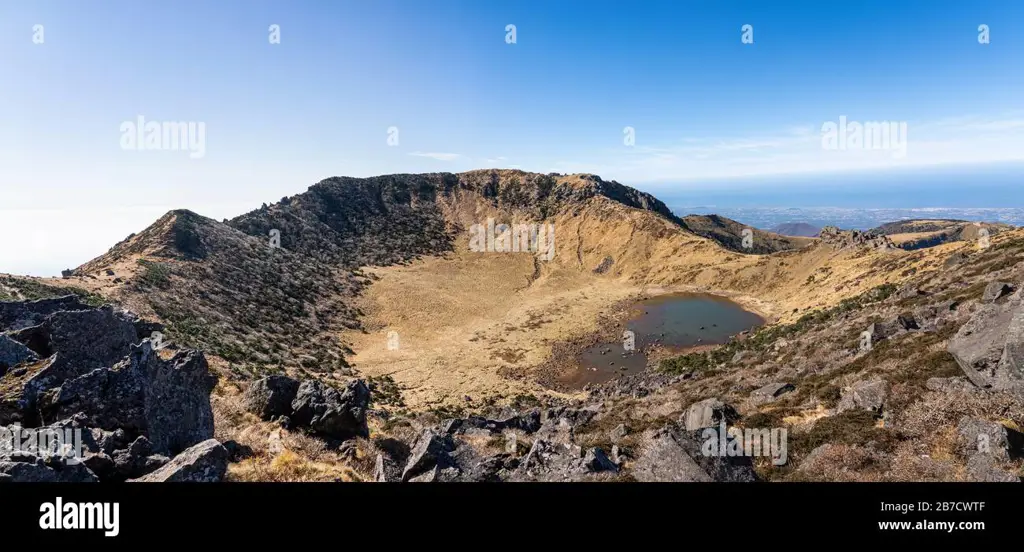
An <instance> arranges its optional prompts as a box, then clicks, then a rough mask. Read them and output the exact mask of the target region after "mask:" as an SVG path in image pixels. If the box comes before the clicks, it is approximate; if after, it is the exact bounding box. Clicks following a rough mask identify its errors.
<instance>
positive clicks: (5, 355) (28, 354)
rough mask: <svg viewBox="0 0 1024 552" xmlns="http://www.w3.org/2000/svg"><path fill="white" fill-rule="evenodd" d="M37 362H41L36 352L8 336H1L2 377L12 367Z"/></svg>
mask: <svg viewBox="0 0 1024 552" xmlns="http://www.w3.org/2000/svg"><path fill="white" fill-rule="evenodd" d="M36 360H39V357H38V356H37V355H36V353H35V352H34V351H32V350H31V349H29V348H28V347H26V346H24V345H22V344H21V343H19V342H17V341H15V340H13V339H11V338H10V337H8V336H7V335H4V334H0V377H2V376H3V375H4V374H5V373H7V370H8V369H10V368H12V367H15V366H18V365H19V364H22V363H26V362H35V361H36Z"/></svg>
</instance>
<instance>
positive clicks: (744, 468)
mask: <svg viewBox="0 0 1024 552" xmlns="http://www.w3.org/2000/svg"><path fill="white" fill-rule="evenodd" d="M632 474H633V477H634V478H635V479H636V480H637V481H643V482H711V481H734V482H746V481H756V480H757V476H756V474H755V473H754V469H753V463H752V462H751V459H750V458H748V457H745V456H739V457H730V456H721V455H713V456H705V455H704V454H703V453H702V452H701V444H700V443H699V442H698V441H697V440H696V439H695V438H694V437H693V436H692V434H687V433H683V432H679V431H676V430H673V429H671V428H662V429H661V430H658V431H649V432H648V433H646V434H645V435H644V442H643V445H642V446H641V447H640V453H639V455H638V457H637V459H636V461H635V462H634V463H633V469H632Z"/></svg>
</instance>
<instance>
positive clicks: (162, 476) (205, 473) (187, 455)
mask: <svg viewBox="0 0 1024 552" xmlns="http://www.w3.org/2000/svg"><path fill="white" fill-rule="evenodd" d="M227 469H228V450H227V449H226V448H224V446H223V445H221V444H220V443H219V442H218V441H217V440H216V439H208V440H206V441H203V442H202V443H199V444H197V445H195V446H193V447H191V448H189V449H188V450H186V451H184V452H182V453H181V454H179V455H178V456H176V457H175V458H174V460H171V461H170V462H168V463H167V464H165V465H164V466H163V467H161V468H159V469H157V470H156V471H154V472H153V473H150V474H147V475H145V476H143V477H140V478H138V479H134V480H133V481H135V482H139V483H216V482H218V481H222V480H223V479H224V475H225V474H226V473H227Z"/></svg>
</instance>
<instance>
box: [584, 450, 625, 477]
mask: <svg viewBox="0 0 1024 552" xmlns="http://www.w3.org/2000/svg"><path fill="white" fill-rule="evenodd" d="M583 465H584V466H585V467H586V468H587V470H588V471H592V472H602V471H619V466H617V465H616V464H615V463H614V462H612V461H611V460H610V459H609V458H608V455H606V454H605V453H604V450H602V449H601V448H600V447H594V448H592V449H590V450H588V451H587V455H586V456H584V457H583Z"/></svg>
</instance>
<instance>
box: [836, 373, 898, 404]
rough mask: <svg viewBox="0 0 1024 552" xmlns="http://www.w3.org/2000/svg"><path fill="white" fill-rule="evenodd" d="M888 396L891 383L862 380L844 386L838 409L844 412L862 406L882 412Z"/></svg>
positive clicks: (879, 380)
mask: <svg viewBox="0 0 1024 552" xmlns="http://www.w3.org/2000/svg"><path fill="white" fill-rule="evenodd" d="M888 396H889V384H888V382H886V381H885V380H882V379H877V380H870V381H860V382H857V383H854V384H853V385H851V386H849V387H846V388H843V390H842V396H841V398H840V399H839V405H838V407H837V411H838V412H843V411H846V410H851V409H854V408H862V409H864V410H871V411H873V412H881V411H882V407H883V406H885V399H886V398H887V397H888Z"/></svg>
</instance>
